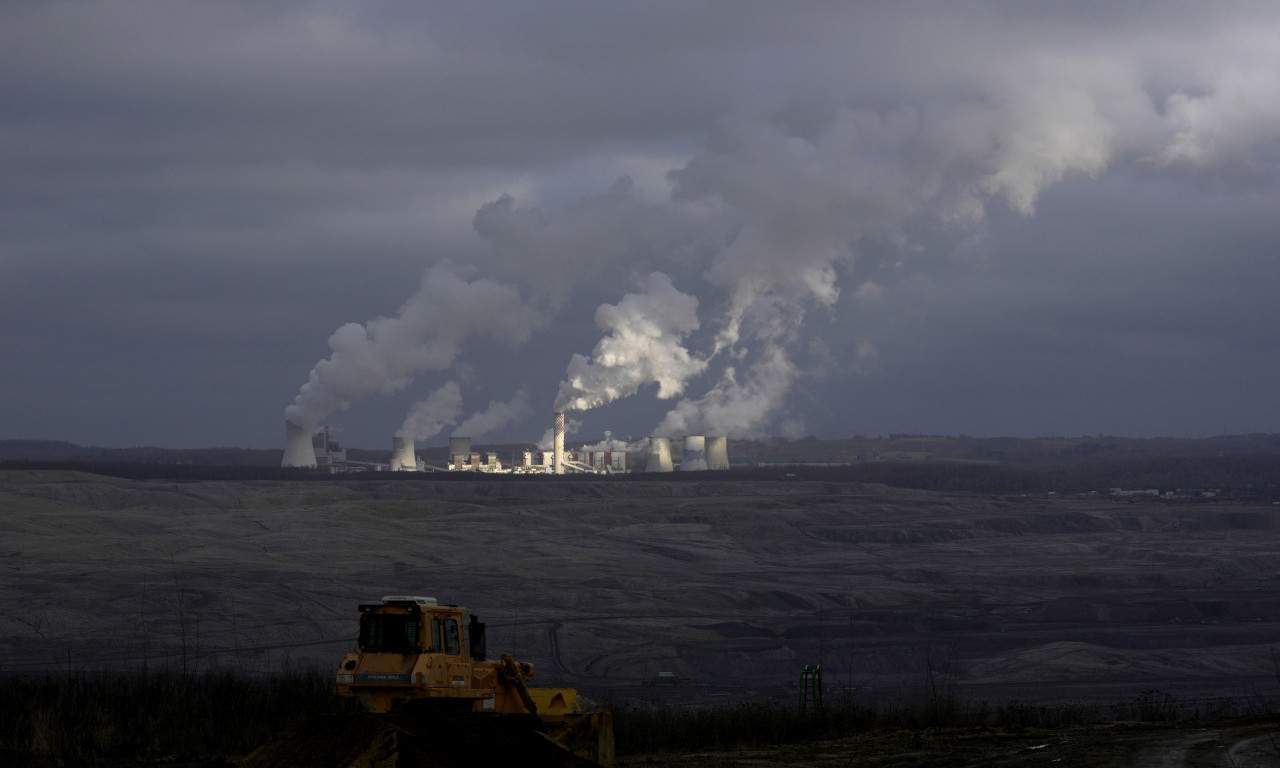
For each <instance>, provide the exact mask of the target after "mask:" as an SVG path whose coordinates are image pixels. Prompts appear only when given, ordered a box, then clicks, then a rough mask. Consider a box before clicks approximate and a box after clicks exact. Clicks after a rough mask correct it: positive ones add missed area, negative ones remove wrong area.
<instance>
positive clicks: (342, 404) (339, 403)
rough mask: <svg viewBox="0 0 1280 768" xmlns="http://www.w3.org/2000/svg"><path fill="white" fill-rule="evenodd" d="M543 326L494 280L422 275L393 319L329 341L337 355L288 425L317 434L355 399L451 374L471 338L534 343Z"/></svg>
mask: <svg viewBox="0 0 1280 768" xmlns="http://www.w3.org/2000/svg"><path fill="white" fill-rule="evenodd" d="M539 322H540V318H539V316H538V315H537V314H536V313H535V312H534V311H533V310H532V309H530V308H529V307H528V306H526V305H525V303H524V302H523V301H521V298H520V294H519V292H518V291H517V290H516V288H515V287H514V286H510V285H504V284H502V283H498V282H494V281H492V280H488V279H478V280H474V281H471V282H468V281H467V280H466V279H464V278H463V277H461V276H460V275H459V274H458V269H457V268H456V267H454V266H453V265H452V264H448V263H441V264H437V265H435V266H433V267H431V268H429V269H427V270H426V271H425V272H424V273H423V275H422V284H421V287H420V288H419V290H418V292H417V293H416V294H415V295H414V296H413V297H412V298H410V299H409V300H408V301H406V302H405V303H404V304H403V305H402V306H401V307H400V309H399V310H398V311H397V312H396V314H395V316H394V317H378V318H375V319H373V320H370V321H369V322H367V323H365V324H364V325H360V324H359V323H347V324H346V325H344V326H342V327H341V328H339V329H338V330H336V331H334V333H333V335H332V336H330V337H329V348H330V349H332V350H333V353H332V354H331V355H330V356H329V357H328V358H326V359H324V360H321V361H320V362H318V363H316V365H315V367H314V368H312V369H311V375H310V378H309V379H308V381H307V383H306V384H304V385H302V389H301V391H299V392H298V395H297V397H296V398H294V401H293V404H292V405H290V406H289V407H288V408H286V409H285V418H286V419H287V420H289V421H291V422H293V423H294V424H297V425H298V426H300V427H303V428H306V429H314V428H315V427H316V426H317V425H318V424H319V423H320V420H321V419H323V418H325V417H326V416H328V415H329V414H331V413H333V412H334V411H337V410H342V409H345V408H347V407H348V406H349V405H350V404H351V402H352V401H354V400H356V399H357V398H360V397H362V396H364V395H367V394H369V393H371V392H378V393H381V394H390V393H392V392H396V391H398V390H401V389H403V388H404V387H406V386H408V384H409V383H410V382H411V381H413V378H414V376H415V375H416V374H418V373H421V372H423V371H438V370H443V369H445V368H448V367H449V366H450V365H452V364H453V363H454V361H455V360H456V359H457V356H458V353H459V347H460V345H461V343H462V342H463V340H464V339H465V338H466V337H468V336H471V335H473V334H479V333H485V334H489V335H492V336H494V337H496V338H499V339H502V340H505V341H507V342H508V343H512V344H516V343H521V342H524V341H526V340H528V338H529V336H530V334H531V333H532V331H533V329H534V327H536V326H537V325H538V324H539Z"/></svg>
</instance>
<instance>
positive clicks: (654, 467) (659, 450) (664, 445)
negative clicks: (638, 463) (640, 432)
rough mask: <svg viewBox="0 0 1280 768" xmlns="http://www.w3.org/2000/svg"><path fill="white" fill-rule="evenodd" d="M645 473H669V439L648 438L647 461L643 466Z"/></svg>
mask: <svg viewBox="0 0 1280 768" xmlns="http://www.w3.org/2000/svg"><path fill="white" fill-rule="evenodd" d="M644 471H645V472H670V471H671V438H669V437H651V438H649V461H648V463H647V464H645V465H644Z"/></svg>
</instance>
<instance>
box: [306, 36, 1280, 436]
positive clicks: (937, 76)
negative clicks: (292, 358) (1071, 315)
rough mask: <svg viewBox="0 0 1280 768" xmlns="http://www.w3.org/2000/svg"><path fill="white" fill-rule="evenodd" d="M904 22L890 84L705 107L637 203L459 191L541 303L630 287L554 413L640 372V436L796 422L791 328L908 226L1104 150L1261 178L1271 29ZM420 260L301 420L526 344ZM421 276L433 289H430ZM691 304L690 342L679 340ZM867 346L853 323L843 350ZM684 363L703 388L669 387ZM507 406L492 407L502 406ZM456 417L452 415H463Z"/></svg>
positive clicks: (997, 202)
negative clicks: (1110, 31) (905, 45)
mask: <svg viewBox="0 0 1280 768" xmlns="http://www.w3.org/2000/svg"><path fill="white" fill-rule="evenodd" d="M903 14H904V17H903V22H904V23H906V22H909V23H910V24H911V30H912V34H913V35H914V36H915V39H916V40H917V41H918V43H919V45H918V46H917V49H918V50H919V51H920V53H919V59H918V61H914V62H913V64H914V66H913V67H911V68H902V67H897V68H893V72H892V73H891V74H890V73H887V72H886V74H885V79H886V84H885V87H886V88H891V90H892V94H893V96H892V97H891V98H880V97H879V96H877V97H876V98H874V99H861V98H860V97H859V93H858V92H857V91H856V88H855V89H853V90H852V91H850V92H849V93H846V94H842V93H840V91H839V86H838V85H836V84H834V83H828V84H827V85H828V86H830V87H831V89H832V90H831V92H830V93H829V94H827V95H825V96H823V97H820V98H818V101H819V102H821V103H820V105H819V106H817V107H815V108H814V109H812V110H810V111H808V112H805V110H803V109H799V108H793V107H792V106H790V105H789V104H788V103H787V102H786V100H785V99H783V100H779V101H776V102H772V103H767V104H766V103H762V104H759V105H754V106H753V107H752V108H738V109H727V110H725V111H724V115H725V116H722V117H721V118H719V119H718V121H717V122H716V123H715V126H714V129H713V130H712V131H711V132H710V133H711V136H710V140H709V141H708V143H707V144H706V145H705V146H703V147H702V148H700V149H698V150H696V151H693V152H692V153H691V154H689V155H685V156H684V157H685V158H687V159H684V158H682V159H681V160H677V161H674V162H673V163H672V166H674V167H673V168H672V169H671V170H669V172H668V173H666V174H665V179H666V182H667V183H668V185H669V187H667V188H666V189H665V190H662V192H661V194H658V195H656V196H655V195H653V194H652V190H650V192H651V194H649V195H645V194H642V193H641V192H640V191H639V190H638V189H637V188H636V185H635V184H634V183H633V182H632V181H631V180H630V179H628V178H623V179H621V180H619V181H618V182H617V183H615V184H613V185H612V186H611V187H610V188H608V189H607V190H606V191H604V192H601V193H600V194H597V195H594V196H587V197H585V198H581V199H579V200H578V201H577V202H576V203H571V204H568V205H565V206H561V207H558V208H556V209H555V210H556V213H555V214H548V213H546V212H544V211H543V210H542V209H540V208H538V207H532V206H530V207H521V206H520V205H518V204H517V202H516V198H515V197H513V196H512V195H510V194H503V195H501V196H499V197H497V198H496V199H491V202H488V203H485V204H483V205H481V206H480V207H479V209H478V210H477V211H476V212H475V214H474V216H473V219H472V226H473V229H474V232H475V233H476V234H477V235H478V236H479V237H480V239H481V240H482V241H483V242H484V243H485V244H486V246H487V252H486V254H485V255H483V256H481V257H479V258H478V259H477V263H478V264H481V265H483V266H484V267H485V268H487V269H489V270H491V271H492V272H493V273H494V274H502V275H504V277H505V278H506V279H512V280H517V281H519V284H520V286H521V288H522V290H525V291H527V292H528V294H529V295H530V296H532V297H534V299H533V300H536V301H538V302H540V304H541V305H542V306H543V307H544V308H545V310H546V311H547V312H549V313H550V312H555V311H559V310H560V309H561V308H563V307H565V306H566V305H568V304H569V299H570V297H571V296H572V295H573V294H574V293H575V292H581V293H583V294H589V295H590V296H599V295H601V294H602V292H603V291H606V290H610V289H612V286H614V285H616V284H617V282H618V280H619V277H621V278H622V279H628V278H629V279H633V280H634V279H637V278H639V281H640V282H641V283H642V284H643V286H644V287H643V288H642V290H639V291H636V292H634V293H629V294H627V295H625V296H624V297H623V298H622V299H621V300H620V301H619V302H618V303H617V304H601V305H600V306H599V308H598V310H597V312H596V322H597V325H598V326H599V327H600V329H601V330H602V331H603V332H604V336H603V337H602V338H601V339H600V340H599V342H598V343H597V344H596V346H595V348H594V349H593V350H592V352H591V354H590V355H582V354H575V355H573V356H572V358H571V360H570V362H569V364H568V366H567V369H566V375H565V379H564V381H562V382H561V383H560V386H559V389H558V393H557V397H556V401H555V410H557V411H565V410H571V411H586V410H590V409H594V408H599V407H601V406H604V405H607V404H609V403H612V402H614V401H616V400H618V399H620V398H625V397H629V396H631V395H634V394H636V393H637V392H638V391H639V390H640V389H641V388H643V387H645V386H646V385H649V384H654V385H656V396H657V397H658V398H660V399H671V398H683V399H681V400H679V402H678V403H677V404H676V405H675V406H674V407H673V408H672V409H671V410H670V411H669V412H668V413H667V414H666V415H665V417H663V418H662V419H661V422H660V424H659V425H658V427H657V428H656V430H655V433H656V434H667V435H671V434H682V433H683V434H689V433H693V434H724V435H730V436H735V437H746V436H755V435H762V434H767V433H768V432H769V431H770V430H771V429H775V430H776V429H779V428H781V426H780V425H781V424H782V423H785V424H787V425H789V427H788V428H798V427H796V425H797V424H799V422H798V421H797V420H796V418H795V417H794V416H788V417H786V418H785V422H780V421H779V419H782V418H783V412H784V411H785V410H786V406H787V399H788V396H789V395H790V393H791V391H792V390H793V388H794V386H795V384H796V382H797V381H799V380H800V379H801V377H802V376H804V375H806V373H805V370H803V369H802V366H803V363H804V361H803V359H802V358H803V355H804V352H803V350H804V349H806V342H807V341H808V340H811V339H813V338H815V337H816V336H817V334H818V333H820V332H821V330H822V329H823V328H824V327H826V326H830V325H832V324H834V323H835V322H837V321H845V322H847V319H842V318H839V317H838V314H839V313H840V312H842V311H844V312H847V311H848V308H849V307H851V306H853V307H859V306H865V305H870V304H875V305H888V304H892V303H893V302H894V301H895V291H897V290H899V288H900V287H901V286H900V285H898V284H896V283H895V275H896V274H899V273H901V272H903V271H905V269H906V266H904V265H909V263H910V261H911V259H912V258H913V257H915V255H916V254H917V253H920V252H922V251H925V250H926V249H927V245H926V242H927V240H928V238H940V237H946V236H949V235H946V234H944V235H939V233H952V234H954V236H955V237H956V238H957V239H960V238H963V237H964V236H965V234H966V233H968V232H972V231H973V230H974V228H975V227H976V226H978V225H980V224H981V222H982V221H983V220H984V219H985V218H986V217H987V215H988V212H989V209H991V208H992V207H993V206H1002V207H1004V208H1007V209H1008V210H1011V211H1013V212H1015V213H1017V214H1020V215H1022V216H1033V215H1034V214H1035V212H1036V207H1037V205H1038V203H1039V202H1040V199H1041V196H1042V195H1043V193H1044V191H1045V190H1046V189H1048V188H1050V187H1051V186H1053V185H1055V184H1059V183H1061V182H1063V181H1065V180H1068V179H1072V178H1076V179H1087V178H1091V177H1096V176H1099V175H1101V174H1104V173H1107V172H1108V171H1110V170H1112V169H1114V168H1116V167H1117V166H1122V167H1124V168H1125V170H1126V171H1127V172H1129V173H1133V174H1136V175H1142V174H1148V175H1169V176H1175V175H1177V174H1185V173H1186V171H1188V170H1191V171H1194V172H1195V173H1196V174H1197V176H1200V177H1203V178H1215V179H1231V178H1235V177H1242V178H1251V179H1256V178H1258V177H1259V176H1263V177H1270V176H1271V175H1273V174H1274V161H1273V158H1270V157H1269V156H1266V155H1258V154H1256V151H1257V148H1258V147H1259V146H1263V147H1266V146H1267V143H1268V142H1274V141H1276V140H1277V139H1278V138H1280V68H1278V67H1276V66H1274V64H1275V62H1276V61H1277V53H1276V51H1275V47H1274V45H1273V41H1272V40H1270V38H1269V37H1268V35H1266V34H1261V33H1258V32H1251V31H1250V30H1249V29H1248V27H1247V25H1244V26H1239V27H1235V26H1231V25H1227V24H1224V25H1222V27H1221V28H1220V29H1219V31H1218V37H1217V38H1216V39H1215V40H1213V41H1212V45H1210V46H1207V47H1204V48H1201V47H1198V46H1188V45H1185V44H1184V43H1185V42H1186V39H1188V38H1186V35H1188V34H1190V33H1187V32H1185V31H1183V30H1179V29H1175V28H1172V27H1171V28H1170V29H1169V30H1167V32H1168V36H1167V37H1165V38H1162V39H1161V40H1160V41H1156V40H1155V39H1154V38H1152V39H1146V38H1136V37H1123V36H1122V37H1117V38H1114V39H1107V40H1101V41H1098V42H1096V43H1090V44H1084V43H1082V42H1081V40H1084V39H1086V37H1087V36H1085V35H1065V36H1061V37H1059V36H1055V35H1049V34H1047V33H1045V32H1044V29H1045V28H1040V27H1035V26H1032V27H1028V28H1027V29H1022V28H1020V27H1019V23H1018V22H1017V21H1009V22H1008V25H1007V26H1004V27H1001V32H1000V34H999V35H998V36H996V33H993V32H992V31H991V27H990V25H989V22H988V21H986V20H979V19H975V18H973V17H970V16H969V15H967V14H966V12H964V11H955V12H954V15H953V16H947V17H946V19H945V21H941V20H937V19H933V18H932V17H931V16H930V17H928V18H926V17H920V16H918V15H917V14H913V13H911V12H910V11H904V12H903ZM943 15H944V16H946V14H943ZM872 16H876V17H877V18H878V15H877V14H872ZM1046 28H1047V27H1046ZM1130 32H1132V30H1130ZM1024 33H1025V34H1024ZM1118 34H1122V35H1123V34H1126V33H1123V32H1122V33H1118ZM997 43H998V44H997ZM848 49H849V46H843V45H841V46H836V47H835V48H832V49H831V50H827V51H825V52H824V53H820V54H817V55H827V56H834V58H831V59H830V61H829V62H828V63H829V64H830V65H831V66H830V70H831V71H841V69H840V68H841V67H851V66H853V65H852V64H851V63H850V62H849V61H847V60H845V59H843V58H841V57H843V56H844V55H845V51H847V50H848ZM869 50H875V48H874V46H872V48H871V49H869ZM832 51H839V52H840V53H839V55H835V54H833V53H832ZM944 52H945V54H944ZM850 55H857V54H850ZM868 55H869V54H868ZM872 91H873V92H875V93H877V94H878V93H879V92H878V91H875V90H874V89H872ZM862 95H866V94H862ZM869 104H874V106H868V105H869ZM668 167H671V166H668ZM651 176H652V174H651ZM868 253H870V254H874V255H873V256H872V257H871V258H870V259H868V258H864V257H866V256H867V254H868ZM876 259H879V260H881V261H882V262H883V264H882V266H883V268H882V269H878V270H877V269H876V267H877V264H876V263H875V260H876ZM895 259H896V261H894V260H895ZM868 262H870V263H868ZM437 272H439V274H437ZM429 275H430V278H429V279H428V278H424V290H423V294H428V293H429V294H430V296H431V297H432V299H431V300H430V301H426V300H423V301H421V302H419V300H418V299H417V298H415V299H414V300H411V301H410V302H409V303H407V304H406V307H404V308H402V309H401V312H400V313H399V314H398V315H397V316H396V317H395V318H391V319H387V318H379V319H378V320H375V321H371V322H370V323H367V324H365V326H359V325H356V324H350V325H347V326H343V327H342V328H340V329H339V330H338V331H337V332H336V333H335V334H334V335H333V337H332V338H331V339H330V346H331V348H332V349H333V355H332V356H331V357H330V358H329V359H328V360H324V361H321V363H319V364H317V366H316V368H315V370H313V371H312V375H311V380H310V381H309V382H308V384H307V385H306V386H304V387H303V390H302V392H300V393H299V395H298V399H297V400H296V401H295V404H294V405H293V406H291V407H290V409H289V416H290V418H291V419H294V418H295V417H296V420H297V421H298V423H300V424H302V425H304V426H313V425H314V424H315V423H316V422H317V421H318V419H319V418H320V417H321V416H322V415H323V414H326V413H328V412H331V411H333V410H335V409H339V408H343V407H345V406H346V404H347V403H348V402H350V401H351V400H352V399H354V398H355V397H358V396H360V395H361V394H364V393H367V392H371V391H378V392H388V391H394V390H395V389H398V388H400V387H402V386H404V384H405V383H407V381H408V380H409V379H410V378H411V377H412V375H413V374H415V373H417V372H418V371H422V370H429V369H439V368H442V367H445V366H447V365H450V364H451V363H452V361H453V359H454V358H455V357H456V356H457V354H458V345H459V344H460V343H461V341H462V340H463V338H464V337H465V336H467V335H470V334H482V333H490V334H493V335H497V336H503V337H508V338H510V339H513V340H515V341H523V340H525V339H526V338H528V335H529V330H530V329H531V328H532V327H533V326H534V324H535V322H536V318H535V317H534V316H533V313H532V311H531V310H529V309H528V308H527V307H526V306H525V305H524V304H522V303H521V302H520V300H519V296H518V293H517V291H516V289H515V288H514V287H512V286H506V285H501V284H498V283H492V282H490V281H487V280H477V281H475V282H472V283H468V282H466V281H465V280H463V279H461V278H459V277H458V276H456V275H455V274H453V273H452V271H451V270H449V269H444V268H438V269H437V270H435V271H431V272H429ZM672 275H674V276H675V278H676V279H678V280H679V282H680V284H681V286H682V287H684V288H686V290H689V291H690V292H689V293H684V292H682V291H680V290H677V289H676V288H675V287H674V282H675V281H673V279H672V277H671V276H672ZM437 281H439V282H445V283H448V284H449V286H450V287H449V289H448V290H439V291H437V290H431V291H429V290H428V288H429V286H433V285H434V284H435V283H436V282H437ZM845 284H848V285H849V286H852V287H857V286H861V288H857V289H856V290H855V289H851V290H849V291H846V290H845ZM437 300H439V301H442V302H444V303H445V305H437V304H436V303H435V302H436V301H437ZM420 303H421V304H422V307H421V308H420V307H419V304H420ZM446 305H447V306H446ZM428 307H429V309H428ZM513 308H514V309H513ZM700 308H702V309H703V312H704V320H705V321H706V324H707V326H708V331H709V332H710V334H711V335H712V336H713V339H712V340H711V341H710V342H709V344H708V347H709V348H707V349H705V350H694V351H691V350H690V349H689V348H687V347H686V343H687V342H688V340H689V338H690V336H691V335H692V334H693V333H694V332H695V331H698V330H700V329H701V325H700V321H699V309H700ZM455 314H457V315H460V317H454V315H455ZM446 318H447V319H448V322H447V323H445V322H444V321H445V319H446ZM446 329H447V330H446ZM879 348H880V345H879V343H878V341H877V340H876V339H874V338H872V337H871V336H870V335H866V336H863V337H862V338H860V339H859V341H858V352H857V354H859V355H862V357H863V358H869V357H871V356H873V354H874V352H875V350H877V349H879ZM797 360H800V363H797ZM831 362H832V361H830V360H822V361H818V364H820V365H829V364H831ZM705 373H710V374H712V375H709V376H708V377H707V378H708V380H710V381H712V382H713V383H711V384H710V386H709V388H708V389H707V390H706V391H704V392H702V393H701V394H688V395H686V390H687V389H689V388H690V386H691V382H694V381H695V380H697V379H698V377H699V376H702V375H703V374H705ZM819 373H820V371H819ZM496 405H497V404H495V405H494V406H491V409H490V410H491V411H493V410H494V407H496ZM516 410H520V409H514V408H513V409H511V410H510V411H507V412H505V416H504V415H503V413H500V411H501V409H499V411H494V413H493V414H492V415H493V417H494V418H499V417H500V416H502V417H505V418H507V419H510V420H514V419H518V418H522V417H523V416H522V415H518V414H515V413H514V411H516ZM487 413H489V412H488V411H486V414H487ZM481 416H482V414H477V415H476V416H475V417H473V418H476V419H480V418H481ZM481 423H483V420H481V421H478V422H477V424H481ZM459 431H460V432H466V431H472V432H474V431H475V429H474V428H472V427H471V426H470V421H469V422H468V424H467V425H463V427H460V428H459ZM544 442H548V443H549V441H544Z"/></svg>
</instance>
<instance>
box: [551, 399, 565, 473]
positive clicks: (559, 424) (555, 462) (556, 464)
mask: <svg viewBox="0 0 1280 768" xmlns="http://www.w3.org/2000/svg"><path fill="white" fill-rule="evenodd" d="M551 429H552V435H553V438H554V440H555V443H554V444H553V446H552V451H554V453H553V454H552V457H551V472H552V473H553V474H557V475H563V474H564V413H562V412H556V416H555V421H554V422H553V423H552V428H551Z"/></svg>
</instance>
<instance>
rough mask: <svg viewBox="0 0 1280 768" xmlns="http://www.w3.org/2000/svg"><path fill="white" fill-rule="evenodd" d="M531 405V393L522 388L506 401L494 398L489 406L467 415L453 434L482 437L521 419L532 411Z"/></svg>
mask: <svg viewBox="0 0 1280 768" xmlns="http://www.w3.org/2000/svg"><path fill="white" fill-rule="evenodd" d="M532 411H533V409H532V408H531V407H530V406H529V393H528V392H526V391H525V390H523V389H521V390H520V391H518V392H516V393H515V395H514V396H513V397H512V398H511V399H510V400H508V401H506V402H500V401H497V400H492V401H490V402H489V407H488V408H486V409H484V410H483V411H480V412H478V413H474V414H472V415H471V416H468V417H467V420H466V421H464V422H462V423H461V424H459V425H458V428H457V429H455V430H454V431H453V434H454V435H455V436H458V437H480V436H481V435H485V434H488V433H490V432H492V431H493V430H495V429H499V428H501V427H505V426H506V425H508V424H511V423H513V422H516V421H519V420H520V419H523V418H524V417H526V416H528V415H529V414H530V413H532Z"/></svg>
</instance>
